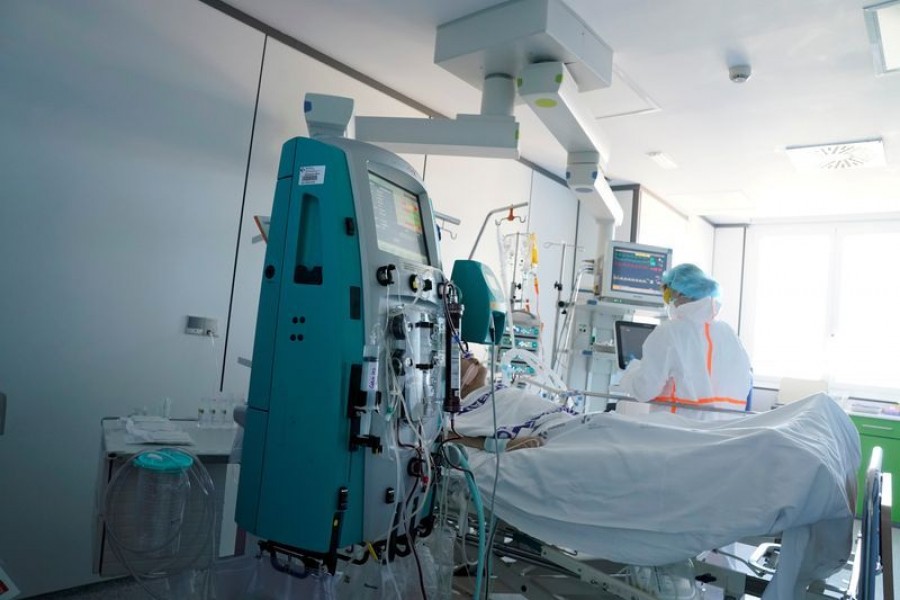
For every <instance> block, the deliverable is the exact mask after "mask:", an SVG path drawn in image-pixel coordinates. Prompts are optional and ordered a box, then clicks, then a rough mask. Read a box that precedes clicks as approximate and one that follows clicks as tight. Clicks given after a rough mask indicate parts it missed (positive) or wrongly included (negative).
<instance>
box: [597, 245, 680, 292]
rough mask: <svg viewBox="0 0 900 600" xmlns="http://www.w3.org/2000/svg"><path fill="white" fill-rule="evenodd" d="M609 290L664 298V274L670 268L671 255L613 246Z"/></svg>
mask: <svg viewBox="0 0 900 600" xmlns="http://www.w3.org/2000/svg"><path fill="white" fill-rule="evenodd" d="M612 252H613V256H612V269H611V270H612V272H611V273H610V274H609V277H610V282H609V289H610V290H611V291H613V292H629V293H634V294H645V295H647V296H657V297H660V298H661V297H662V290H661V289H660V288H661V286H662V274H663V271H665V270H666V269H668V268H669V255H668V253H665V252H653V251H649V250H643V249H640V250H639V249H635V248H626V247H617V246H613V248H612Z"/></svg>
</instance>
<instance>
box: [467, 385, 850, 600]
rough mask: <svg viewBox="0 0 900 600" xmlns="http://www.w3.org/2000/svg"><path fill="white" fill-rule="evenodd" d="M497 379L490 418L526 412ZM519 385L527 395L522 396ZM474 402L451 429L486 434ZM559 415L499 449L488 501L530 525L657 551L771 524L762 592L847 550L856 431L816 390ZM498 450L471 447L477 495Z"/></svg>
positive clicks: (621, 555) (721, 541)
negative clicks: (770, 553) (720, 412)
mask: <svg viewBox="0 0 900 600" xmlns="http://www.w3.org/2000/svg"><path fill="white" fill-rule="evenodd" d="M502 392H503V393H500V392H498V393H497V394H496V398H497V403H498V405H497V409H498V410H497V412H498V423H497V424H498V425H499V426H500V428H501V429H503V428H506V429H507V430H512V429H515V427H516V424H520V423H525V422H528V420H529V418H530V416H532V415H529V414H525V413H526V412H529V411H530V412H531V413H532V414H533V411H534V406H535V403H534V397H533V396H532V397H530V398H527V395H525V394H524V393H523V392H521V391H520V390H503V391H502ZM472 395H474V394H472ZM517 395H518V400H520V401H521V400H526V401H525V402H521V404H519V403H518V402H517ZM501 403H502V405H501ZM517 404H519V405H520V406H521V407H523V410H521V411H517V410H516V405H517ZM526 407H527V408H526ZM470 412H472V413H474V412H476V411H470ZM477 412H480V413H481V415H480V419H481V420H482V426H480V427H473V429H472V430H471V431H470V430H467V429H466V428H465V425H462V426H461V423H460V422H457V431H458V432H459V433H461V434H462V435H484V433H483V431H484V428H483V423H484V422H487V423H490V424H491V427H493V417H492V411H491V408H490V406H489V404H488V403H485V406H484V408H483V409H481V410H479V411H477ZM501 414H502V415H503V419H504V420H503V421H501V420H500V415H501ZM467 421H469V422H475V421H477V419H476V418H475V417H474V415H469V417H468V418H467ZM565 421H566V422H562V423H561V422H560V421H559V420H558V419H554V421H553V423H550V424H548V426H547V427H543V428H542V427H538V428H527V429H523V430H521V431H522V432H523V433H522V435H534V434H535V433H536V434H542V435H544V436H545V437H546V442H545V445H544V446H543V447H541V448H535V449H524V450H516V451H514V452H509V453H505V454H502V455H500V477H499V481H498V484H497V492H496V498H495V500H494V510H495V514H496V515H497V516H498V517H499V518H501V519H503V520H505V521H507V522H508V523H510V524H511V525H513V526H515V527H517V528H519V529H521V530H522V531H523V532H525V533H527V534H529V535H532V536H534V537H536V538H539V539H542V540H543V541H545V542H548V543H551V544H555V545H559V546H563V547H566V548H572V549H576V550H579V551H581V552H583V553H586V554H589V555H592V556H598V557H602V558H606V559H609V560H613V561H617V562H622V563H628V564H639V565H661V564H667V563H672V562H675V561H679V560H684V559H687V558H690V557H693V556H696V555H697V554H699V553H701V552H702V551H704V550H709V549H711V548H717V547H721V546H724V545H726V544H729V543H731V542H734V541H736V540H738V539H740V538H743V537H747V536H752V535H767V534H775V533H782V534H783V535H782V541H783V547H782V556H781V560H780V565H779V568H778V573H777V574H776V576H775V578H774V580H773V581H772V583H771V584H770V585H769V586H768V589H767V591H766V594H765V595H764V598H766V599H767V600H768V599H780V600H793V599H794V598H798V597H801V594H800V593H799V592H798V590H801V589H803V588H804V587H805V586H806V585H807V584H808V583H809V582H810V581H811V580H813V579H820V578H824V577H827V576H828V575H830V574H831V573H833V572H835V571H836V570H838V569H839V568H840V567H841V566H842V565H843V564H844V562H845V561H846V559H847V557H848V556H849V553H850V549H851V542H852V529H853V514H854V508H855V495H856V471H857V468H858V466H859V462H860V449H859V436H858V434H857V432H856V429H855V428H854V427H853V424H852V422H851V421H850V419H849V418H848V417H847V415H846V414H845V413H844V412H843V411H842V410H841V408H840V407H839V406H838V405H837V404H836V403H835V402H834V401H833V400H832V399H831V398H829V397H828V396H826V395H824V394H819V395H816V396H811V397H810V398H807V399H805V400H801V401H798V402H795V403H793V404H790V405H788V406H785V407H782V408H779V409H777V410H774V411H770V412H767V413H762V414H759V415H751V416H747V417H741V418H738V419H736V420H732V421H720V422H700V421H694V420H690V419H687V418H685V417H681V416H679V415H673V414H668V413H655V414H651V415H642V416H640V417H636V416H624V415H617V414H614V413H604V414H594V415H589V416H585V417H572V418H569V419H565ZM495 460H496V457H495V455H492V454H488V453H484V452H479V451H477V450H472V451H470V460H469V462H470V465H471V467H472V469H473V471H474V473H475V477H476V481H477V482H478V486H479V489H480V490H481V493H482V498H483V500H484V502H485V505H486V506H487V505H489V504H490V502H491V491H492V488H493V478H494V472H495V464H496V463H495Z"/></svg>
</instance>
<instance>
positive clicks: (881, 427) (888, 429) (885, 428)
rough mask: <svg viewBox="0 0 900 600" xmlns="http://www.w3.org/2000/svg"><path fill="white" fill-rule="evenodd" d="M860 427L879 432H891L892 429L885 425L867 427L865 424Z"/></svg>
mask: <svg viewBox="0 0 900 600" xmlns="http://www.w3.org/2000/svg"><path fill="white" fill-rule="evenodd" d="M859 426H860V427H862V428H864V429H877V430H879V431H893V429H894V428H893V427H887V426H885V425H869V424H867V423H860V425H859Z"/></svg>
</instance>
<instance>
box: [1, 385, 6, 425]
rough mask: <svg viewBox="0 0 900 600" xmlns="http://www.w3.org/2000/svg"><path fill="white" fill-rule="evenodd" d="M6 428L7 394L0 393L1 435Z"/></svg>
mask: <svg viewBox="0 0 900 600" xmlns="http://www.w3.org/2000/svg"><path fill="white" fill-rule="evenodd" d="M5 427H6V394H4V393H3V392H0V435H3V429H4V428H5Z"/></svg>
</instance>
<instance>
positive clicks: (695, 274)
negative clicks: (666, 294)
mask: <svg viewBox="0 0 900 600" xmlns="http://www.w3.org/2000/svg"><path fill="white" fill-rule="evenodd" d="M662 282H663V284H664V285H667V286H669V287H670V288H672V289H673V290H675V291H676V292H678V293H679V294H681V295H682V296H687V297H688V298H691V299H692V300H700V299H701V298H717V297H718V296H719V284H718V283H716V280H715V279H712V278H710V277H707V276H706V273H704V272H703V271H702V270H701V269H700V267H698V266H697V265H692V264H690V263H684V264H681V265H678V266H677V267H672V268H671V269H669V270H668V271H666V272H665V273H663V275H662Z"/></svg>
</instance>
